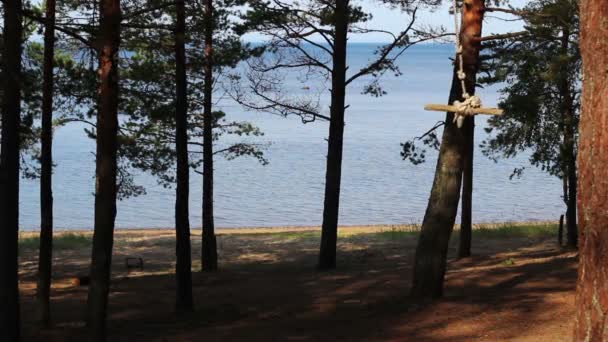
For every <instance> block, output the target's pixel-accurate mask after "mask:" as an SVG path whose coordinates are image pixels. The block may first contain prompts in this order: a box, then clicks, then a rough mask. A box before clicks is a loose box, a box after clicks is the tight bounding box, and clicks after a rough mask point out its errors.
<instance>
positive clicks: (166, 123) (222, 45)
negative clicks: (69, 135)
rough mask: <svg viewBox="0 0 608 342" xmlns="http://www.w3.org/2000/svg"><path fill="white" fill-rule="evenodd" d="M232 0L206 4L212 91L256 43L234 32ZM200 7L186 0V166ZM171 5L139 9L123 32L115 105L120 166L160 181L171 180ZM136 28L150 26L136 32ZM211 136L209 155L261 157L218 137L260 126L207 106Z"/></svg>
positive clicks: (198, 100)
mask: <svg viewBox="0 0 608 342" xmlns="http://www.w3.org/2000/svg"><path fill="white" fill-rule="evenodd" d="M239 3H240V2H238V1H228V0H225V1H215V5H214V6H215V7H214V29H215V32H216V33H215V34H214V59H213V66H214V75H216V76H217V77H216V78H215V80H214V82H215V85H216V87H215V93H220V91H221V90H222V89H221V85H222V80H223V79H224V78H225V77H226V74H227V70H229V69H231V68H235V67H237V65H238V64H239V62H241V61H242V60H244V59H246V58H248V57H249V56H251V55H255V54H257V53H259V49H258V48H257V47H252V46H251V45H248V44H245V43H243V42H242V41H241V39H240V36H239V35H238V34H237V33H236V32H237V31H236V24H235V23H234V22H233V18H234V16H236V15H237V14H238V11H237V9H236V8H232V6H235V5H238V4H239ZM203 10H204V9H203V8H202V6H201V4H200V3H199V2H186V25H187V27H186V37H185V38H186V56H187V65H186V72H187V78H188V104H189V108H188V113H189V118H188V124H189V130H188V135H189V141H190V151H191V154H190V155H191V158H190V160H191V167H192V168H193V169H195V170H198V169H199V168H200V166H201V163H202V154H201V149H202V136H203V127H204V125H206V124H208V123H205V122H204V121H203V100H204V95H203V80H204V74H203V70H204V65H205V63H207V62H208V61H206V60H205V57H204V53H203V51H204V49H205V43H204V27H205V22H204V21H203V16H202V14H201V13H203ZM174 20H175V13H174V8H173V7H172V6H171V7H167V8H164V9H163V10H162V15H158V14H157V13H155V12H150V13H146V14H142V15H140V16H138V18H137V24H134V25H133V29H130V30H128V31H127V32H126V33H125V39H124V42H123V49H125V50H126V51H129V53H127V56H125V58H123V59H122V60H121V90H122V91H121V99H120V100H121V101H120V109H121V112H122V113H124V114H125V116H124V121H123V122H122V130H121V135H122V136H121V153H122V156H123V157H124V159H125V165H126V166H128V168H135V169H140V170H144V171H146V172H149V173H151V174H152V175H154V176H156V177H157V178H158V180H159V182H160V184H162V185H163V186H165V187H170V186H172V185H173V184H174V182H175V162H176V160H175V158H176V154H175V146H174V143H173V141H174V132H175V121H174V120H175V55H174V35H173V32H172V27H173V25H174ZM141 27H149V28H150V29H147V30H142V29H141ZM210 124H211V125H213V128H214V135H213V139H214V141H215V142H216V144H217V145H218V148H217V152H216V154H217V155H222V156H224V157H225V158H227V159H234V158H237V157H241V156H251V157H253V158H256V159H257V160H259V161H260V162H261V163H263V164H265V163H267V161H266V159H265V158H264V155H263V146H260V145H257V144H250V143H246V142H240V143H236V144H227V145H224V144H222V143H221V141H222V140H221V136H223V135H226V134H228V135H237V136H261V135H262V132H261V131H260V130H259V129H258V128H257V127H255V126H254V125H252V124H251V123H248V122H236V121H229V120H228V119H227V114H226V113H224V112H222V111H216V112H214V121H213V122H211V123H210Z"/></svg>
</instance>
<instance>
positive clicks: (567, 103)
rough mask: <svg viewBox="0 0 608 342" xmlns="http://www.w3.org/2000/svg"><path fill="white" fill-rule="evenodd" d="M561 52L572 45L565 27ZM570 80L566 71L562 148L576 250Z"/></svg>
mask: <svg viewBox="0 0 608 342" xmlns="http://www.w3.org/2000/svg"><path fill="white" fill-rule="evenodd" d="M561 44H562V46H561V50H562V54H563V55H567V54H568V49H569V45H570V30H569V28H568V27H565V28H564V29H563V30H562V38H561ZM571 88H572V87H571V84H570V79H569V78H568V72H567V70H564V72H563V75H562V77H561V81H560V84H559V92H560V95H561V97H562V104H561V108H562V115H563V121H564V139H563V146H562V154H563V162H564V164H565V165H564V171H565V172H564V177H566V179H567V181H566V184H567V185H568V186H567V194H565V195H567V196H566V197H565V200H566V207H567V210H566V225H567V229H566V231H567V237H568V239H567V244H568V247H570V248H576V247H577V245H578V227H577V222H576V221H577V220H576V190H577V189H576V188H577V186H576V182H577V179H576V178H577V176H576V173H577V170H576V151H575V139H576V137H575V133H574V132H575V130H576V127H575V125H576V119H575V117H574V109H573V107H574V100H573V96H572V93H571Z"/></svg>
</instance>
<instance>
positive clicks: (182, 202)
mask: <svg viewBox="0 0 608 342" xmlns="http://www.w3.org/2000/svg"><path fill="white" fill-rule="evenodd" d="M175 9H176V14H177V17H176V23H175V24H176V25H175V67H176V71H175V86H176V87H175V88H176V89H175V127H176V129H175V142H176V143H175V150H176V153H177V189H176V196H175V239H176V245H175V254H176V258H177V263H176V264H175V275H176V280H177V293H176V303H175V305H176V309H177V311H178V312H184V311H191V310H192V309H193V308H194V305H193V303H192V259H191V249H190V248H191V247H190V218H189V207H188V206H189V204H188V203H189V190H190V175H189V172H190V166H189V165H188V81H187V79H186V40H185V34H186V9H185V4H184V0H178V1H177V2H176V4H175Z"/></svg>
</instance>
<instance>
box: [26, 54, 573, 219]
mask: <svg viewBox="0 0 608 342" xmlns="http://www.w3.org/2000/svg"><path fill="white" fill-rule="evenodd" d="M375 46H376V45H373V44H353V45H351V46H350V49H349V64H350V65H351V67H350V69H349V70H353V71H354V70H357V67H360V66H361V65H363V64H364V63H365V62H366V61H367V60H368V59H369V58H370V57H371V56H372V53H373V50H374V48H375ZM452 55H453V47H452V46H450V45H444V46H441V45H424V46H418V47H415V48H412V49H411V50H409V51H408V53H406V54H405V55H404V56H403V57H402V59H401V60H400V62H399V65H400V67H401V71H402V72H403V75H402V76H401V77H394V76H393V75H389V76H388V77H386V78H385V79H384V83H383V84H384V87H385V88H386V90H387V91H388V95H386V96H384V97H381V98H373V97H370V96H368V95H362V94H361V90H362V87H363V85H364V82H363V81H361V82H357V83H354V84H352V85H351V87H350V88H349V90H348V99H347V102H348V104H349V105H350V108H349V109H348V111H347V114H346V129H345V145H344V166H343V181H342V193H341V203H340V223H341V224H345V225H353V224H409V223H419V222H421V220H422V218H423V215H424V211H425V208H426V204H427V200H428V196H429V192H430V189H431V184H432V180H433V172H434V168H435V164H436V153H430V154H429V155H428V156H427V159H428V160H427V163H425V164H422V165H418V166H414V165H411V164H410V163H409V162H406V161H403V160H402V159H401V156H400V150H401V149H400V143H401V142H404V141H406V140H409V139H411V138H412V137H414V136H419V135H421V134H422V133H424V132H425V131H427V130H428V129H429V128H430V127H432V126H433V125H434V124H435V123H436V122H437V121H439V120H443V118H444V113H439V112H426V111H424V110H423V106H424V104H425V103H431V102H432V103H445V101H446V99H447V97H448V92H449V87H450V82H451V75H452V74H451V62H450V60H449V58H450V57H451V56H452ZM292 82H295V81H294V80H292ZM305 85H306V84H303V85H302V87H300V89H301V88H303V86H305ZM306 86H308V85H306ZM302 91H305V90H302ZM479 93H480V94H481V96H482V98H483V99H484V104H485V105H486V106H490V105H492V106H493V105H495V104H496V101H497V98H498V93H497V89H496V88H487V89H482V90H480V92H479ZM326 94H328V93H327V92H326ZM220 107H222V109H223V110H225V111H226V112H227V113H228V115H229V118H230V119H232V120H247V121H252V122H254V123H255V124H256V125H257V126H259V127H260V128H261V129H262V130H263V131H264V133H265V135H264V136H263V137H259V138H253V139H250V141H251V142H256V143H270V145H269V147H268V149H267V150H266V157H267V158H268V160H269V161H270V164H269V165H266V166H263V165H261V164H259V163H258V162H257V161H255V160H253V159H247V158H243V159H237V160H233V161H227V160H224V159H222V158H219V157H218V159H217V162H216V169H215V172H216V176H215V177H216V178H215V179H216V193H215V208H216V225H217V226H218V227H243V226H279V225H319V224H320V223H321V220H322V206H323V190H324V180H325V155H326V152H327V151H326V148H327V145H326V141H325V138H326V137H327V131H328V124H327V123H325V122H314V123H310V124H306V125H303V124H302V123H301V121H300V119H299V118H295V117H292V118H281V117H277V116H274V115H270V114H266V113H252V112H249V111H246V110H244V109H242V108H241V107H239V106H237V105H236V104H234V103H231V102H229V101H223V102H222V103H220ZM484 122H485V118H483V117H479V118H478V120H477V128H476V135H477V141H478V142H479V141H481V139H482V138H484V137H485V136H486V134H485V132H484V131H483V127H484V126H485V123H484ZM234 140H235V138H228V141H224V142H222V143H229V142H231V141H234ZM93 151H94V142H93V141H92V140H90V139H88V138H87V137H86V136H85V134H84V132H83V127H81V126H78V125H72V126H67V127H63V128H61V129H59V130H58V131H57V132H56V138H55V147H54V153H55V162H56V163H57V167H56V169H55V178H54V195H55V225H56V227H57V228H59V229H88V228H91V227H92V226H93V195H92V194H93V191H94V179H93V177H94V169H95V165H94V157H93V154H92V152H93ZM526 164H527V161H526V157H525V156H522V157H520V158H517V159H513V160H501V161H500V162H499V163H494V162H493V161H490V160H489V159H487V158H486V157H484V156H483V155H482V154H481V152H480V150H479V148H478V149H477V152H476V155H475V171H476V173H475V183H474V184H475V190H474V195H473V201H474V202H473V218H474V221H475V222H492V221H521V220H553V219H556V218H557V217H559V215H560V214H561V213H562V212H564V211H565V208H564V205H563V202H562V200H561V198H560V194H561V182H560V181H559V180H558V179H557V178H554V177H551V176H549V175H547V174H545V173H542V172H541V171H539V170H536V169H533V168H530V169H528V170H526V172H525V173H524V176H523V177H522V178H521V179H513V180H510V179H509V175H510V174H511V172H512V171H513V169H514V168H516V167H521V166H525V165H526ZM136 178H137V181H138V182H139V183H140V184H143V185H145V186H146V189H147V195H144V196H141V197H138V198H131V199H127V200H124V201H121V202H119V204H118V216H117V227H119V228H157V227H158V228H166V227H172V226H173V221H174V218H173V217H174V216H173V214H174V213H173V208H174V197H175V196H174V190H172V189H165V188H163V187H161V186H159V185H157V184H156V181H155V179H154V178H153V177H151V176H149V175H146V174H139V175H137V177H136ZM201 187H202V186H201V176H199V175H198V174H195V173H192V174H191V189H192V190H191V203H190V204H191V214H192V216H191V225H192V227H200V225H201ZM38 193H39V191H38V182H37V181H29V180H27V181H23V182H22V187H21V208H22V209H21V225H22V228H23V229H26V230H33V229H37V228H38V227H39V199H38Z"/></svg>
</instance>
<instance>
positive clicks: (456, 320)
mask: <svg viewBox="0 0 608 342" xmlns="http://www.w3.org/2000/svg"><path fill="white" fill-rule="evenodd" d="M275 232H276V231H273V232H270V231H266V230H247V231H245V230H239V231H236V232H234V231H232V232H227V231H223V232H222V233H221V234H220V235H219V236H218V246H219V255H220V267H221V270H220V271H219V272H217V273H213V274H208V273H201V272H198V271H199V270H200V261H199V258H200V235H198V236H196V235H195V236H193V237H192V239H193V268H194V271H195V273H194V275H193V277H194V278H193V282H194V296H195V305H196V311H195V312H194V313H192V314H189V315H186V316H181V317H177V316H176V315H175V313H174V291H175V280H174V276H173V275H172V274H171V272H172V268H173V266H174V255H173V244H174V242H173V237H174V233H173V232H172V231H169V230H149V231H144V230H140V231H118V232H117V234H116V243H115V254H114V273H113V276H112V288H111V294H110V302H109V321H108V329H109V341H130V342H133V341H200V340H204V341H551V342H553V341H569V340H571V332H572V329H573V312H574V289H575V282H576V262H577V255H576V253H575V252H571V251H565V250H562V249H560V248H558V247H557V246H556V244H555V242H554V238H552V237H534V238H531V237H508V238H504V237H503V238H497V237H481V238H478V239H476V240H475V241H474V251H473V253H474V256H473V257H471V258H466V259H461V260H457V259H455V258H454V256H455V252H456V246H457V241H452V243H451V246H452V247H451V248H450V260H449V266H448V267H449V270H448V273H447V279H446V286H445V297H444V298H443V299H441V300H438V301H436V302H433V303H420V302H417V301H416V300H415V299H413V298H409V297H408V290H409V287H410V282H411V273H412V261H413V256H414V249H415V243H416V237H415V235H414V234H407V233H403V232H401V233H399V232H394V231H393V232H391V230H390V228H386V227H385V228H382V227H379V228H378V227H376V228H369V227H360V228H350V229H342V231H341V236H340V241H341V242H340V244H339V255H338V263H339V267H338V269H337V270H335V271H331V272H317V271H316V270H315V264H316V257H317V249H318V232H311V231H303V230H290V229H284V230H282V231H281V232H280V233H275ZM89 253H90V251H89V248H87V247H82V248H74V249H70V248H67V249H62V250H59V251H56V253H55V257H54V264H55V269H54V285H53V291H52V317H53V321H54V327H53V328H52V329H49V330H40V329H38V328H37V326H36V323H35V321H34V319H35V301H34V299H35V297H34V296H35V271H36V262H37V260H36V259H37V257H36V252H35V250H25V251H22V253H21V254H22V255H21V289H22V292H21V293H22V297H21V302H22V312H23V316H22V317H23V325H24V335H25V339H24V340H27V341H47V342H50V341H82V340H83V337H84V336H85V333H86V331H85V329H86V328H85V324H84V310H85V307H86V294H87V288H86V287H78V286H74V285H73V284H71V282H70V278H71V277H74V276H76V275H82V274H86V272H87V266H88V262H89ZM126 257H142V258H143V259H144V261H145V268H144V270H143V271H138V272H131V273H128V272H127V270H126V267H125V264H124V263H125V258H126Z"/></svg>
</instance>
